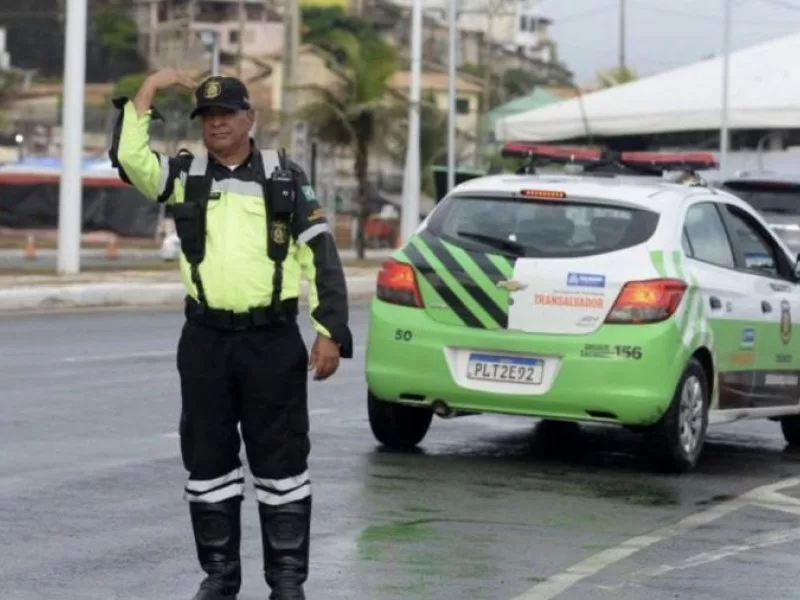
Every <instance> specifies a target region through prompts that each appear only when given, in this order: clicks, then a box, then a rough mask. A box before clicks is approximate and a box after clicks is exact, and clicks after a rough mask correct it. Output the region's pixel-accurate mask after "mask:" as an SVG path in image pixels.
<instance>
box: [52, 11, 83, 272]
mask: <svg viewBox="0 0 800 600" xmlns="http://www.w3.org/2000/svg"><path fill="white" fill-rule="evenodd" d="M86 5H87V0H70V1H69V2H67V4H66V11H67V32H66V39H65V41H64V107H63V110H62V113H61V159H62V167H61V168H62V171H61V186H60V190H59V199H58V258H57V262H56V269H57V271H58V273H59V275H72V274H76V273H78V272H79V271H80V263H81V222H82V220H83V219H82V211H83V201H82V200H83V199H82V194H83V182H82V181H81V175H82V170H83V101H84V89H85V87H86V19H87V6H86Z"/></svg>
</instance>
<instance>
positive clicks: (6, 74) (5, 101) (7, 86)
mask: <svg viewBox="0 0 800 600" xmlns="http://www.w3.org/2000/svg"><path fill="white" fill-rule="evenodd" d="M22 83H23V76H22V72H21V71H16V70H10V71H1V72H0V126H1V125H3V120H4V115H3V114H2V113H3V111H4V109H5V108H7V107H8V106H9V105H10V104H11V102H12V101H13V100H15V99H16V98H17V97H18V96H19V93H20V92H21V91H22Z"/></svg>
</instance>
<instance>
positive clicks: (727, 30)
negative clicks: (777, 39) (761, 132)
mask: <svg viewBox="0 0 800 600" xmlns="http://www.w3.org/2000/svg"><path fill="white" fill-rule="evenodd" d="M722 1H723V2H724V3H725V26H724V28H723V35H722V114H721V115H720V132H719V172H720V177H721V178H722V179H725V177H727V174H728V172H727V169H728V150H729V146H730V134H729V132H728V80H729V77H730V73H729V72H730V52H731V0H722Z"/></svg>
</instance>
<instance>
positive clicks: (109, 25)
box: [90, 0, 145, 77]
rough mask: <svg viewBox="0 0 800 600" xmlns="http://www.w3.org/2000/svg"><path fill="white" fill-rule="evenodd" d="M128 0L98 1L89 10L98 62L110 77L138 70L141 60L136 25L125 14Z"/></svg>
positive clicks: (140, 66)
mask: <svg viewBox="0 0 800 600" xmlns="http://www.w3.org/2000/svg"><path fill="white" fill-rule="evenodd" d="M128 8H129V3H128V2H127V1H123V0H99V1H96V2H94V3H93V5H92V7H91V12H90V23H91V31H92V32H93V38H94V41H95V42H96V43H97V44H98V45H99V47H100V51H101V53H102V61H103V62H104V63H105V64H106V67H107V69H108V71H109V74H110V75H111V76H112V77H117V76H119V75H124V74H127V73H132V72H136V71H140V70H142V69H143V68H144V67H145V61H144V59H143V58H142V56H141V55H140V54H139V48H138V28H137V26H136V22H135V21H134V20H133V19H132V18H131V17H130V16H129V11H128Z"/></svg>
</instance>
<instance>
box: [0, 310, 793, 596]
mask: <svg viewBox="0 0 800 600" xmlns="http://www.w3.org/2000/svg"><path fill="white" fill-rule="evenodd" d="M366 322H367V313H366V310H365V308H364V307H354V308H353V328H354V333H355V336H356V340H357V343H358V344H359V347H358V348H357V353H356V357H355V359H354V360H351V361H344V362H343V364H342V367H341V370H340V371H339V373H337V374H336V375H335V377H334V379H332V380H330V381H328V382H325V383H312V384H311V409H312V430H313V431H312V434H313V439H312V442H313V454H312V461H311V467H312V474H313V478H314V486H315V487H314V492H315V501H314V502H315V503H314V507H315V512H314V521H313V550H312V560H313V565H312V567H313V569H312V573H311V577H310V580H309V583H308V586H307V591H308V597H309V599H310V600H344V599H348V600H360V599H362V598H363V599H370V600H411V599H413V600H464V599H469V600H549V599H551V598H558V599H559V600H585V599H591V600H594V599H598V600H603V599H606V598H608V599H613V600H645V599H646V600H666V599H675V598H686V599H689V598H691V599H692V600H711V599H718V600H731V599H736V600H747V599H750V598H752V599H754V600H755V599H758V600H765V599H769V600H779V599H783V598H787V599H788V598H797V597H798V596H797V593H798V592H796V591H795V590H797V589H798V588H800V558H798V556H800V509H798V505H800V500H798V498H800V491H798V490H800V478H799V477H800V462H799V461H800V456H798V455H795V454H793V453H791V452H787V451H785V450H784V443H783V439H782V437H781V436H780V430H779V427H778V426H777V425H776V424H774V423H770V422H756V423H739V424H736V425H733V426H724V427H720V428H719V429H715V430H714V431H713V433H712V441H711V443H710V444H709V446H708V449H707V452H706V456H705V459H704V460H703V462H702V464H701V465H700V467H699V469H698V470H697V471H696V472H695V473H692V474H690V475H687V476H681V477H665V476H659V475H654V474H652V473H650V472H649V470H648V466H647V463H646V462H644V460H643V459H642V458H640V456H641V453H640V450H641V446H640V444H641V443H642V442H641V441H640V440H638V439H637V438H635V437H632V436H630V435H628V434H625V433H623V432H620V431H617V430H614V429H604V428H593V427H592V428H583V429H582V430H581V431H579V432H577V433H569V432H567V433H565V432H563V431H556V432H553V431H551V430H549V429H548V428H547V427H544V428H543V427H542V426H541V425H540V424H537V423H535V422H534V421H531V420H527V419H517V418H510V417H494V416H479V417H467V418H460V419H455V420H452V421H442V420H436V421H435V422H434V425H433V427H432V429H431V432H430V434H429V436H428V438H427V439H426V441H425V443H424V444H423V446H422V449H421V450H420V451H419V452H414V453H408V454H395V453H389V452H386V451H382V450H381V449H380V448H379V447H378V446H377V445H376V443H375V442H374V440H373V438H372V436H371V433H370V431H369V425H368V423H367V420H366V412H365V405H364V379H363V361H364V352H363V343H364V337H365V332H366ZM180 326H181V315H180V311H178V310H164V309H158V310H148V311H125V312H123V311H102V312H93V313H90V312H83V313H62V314H54V315H28V316H19V315H15V316H3V317H0V358H2V360H0V377H2V394H0V457H2V459H1V460H0V539H2V541H3V556H2V559H1V560H0V597H2V598H3V599H4V600H34V599H35V600H40V599H42V598H64V599H65V600H67V599H70V600H71V599H74V600H84V599H85V600H101V599H102V600H123V599H134V598H135V599H142V600H144V599H147V600H158V599H165V600H166V599H173V598H174V599H178V600H180V599H188V598H191V597H192V595H193V594H194V592H195V589H196V586H197V584H198V582H199V581H200V578H201V572H200V570H199V568H198V566H197V564H196V561H195V557H194V548H193V543H192V539H191V533H190V528H189V520H188V511H187V507H186V505H185V504H184V502H183V500H182V498H181V494H182V486H183V483H184V480H185V474H184V471H183V469H182V467H181V463H180V459H179V453H178V439H177V435H176V433H175V432H176V429H177V423H178V410H179V400H178V379H177V375H176V371H175V355H174V349H175V344H176V340H177V336H178V333H179V329H180ZM304 327H305V334H306V336H307V339H308V340H309V341H310V340H311V339H312V337H311V336H312V334H311V330H310V328H309V327H307V326H305V325H304ZM796 478H797V479H796ZM250 485H251V484H248V486H250ZM248 492H249V495H248V497H247V499H246V502H245V504H244V518H243V520H244V532H243V533H244V542H243V546H242V555H243V560H244V586H243V590H242V595H241V597H240V598H241V600H255V599H257V598H261V599H263V598H266V596H267V592H266V586H265V584H264V582H263V579H262V575H261V566H260V564H261V563H260V560H261V554H260V553H261V549H260V541H259V538H258V531H257V529H256V527H257V515H256V510H255V505H254V502H255V500H254V496H253V494H252V488H251V487H248Z"/></svg>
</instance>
